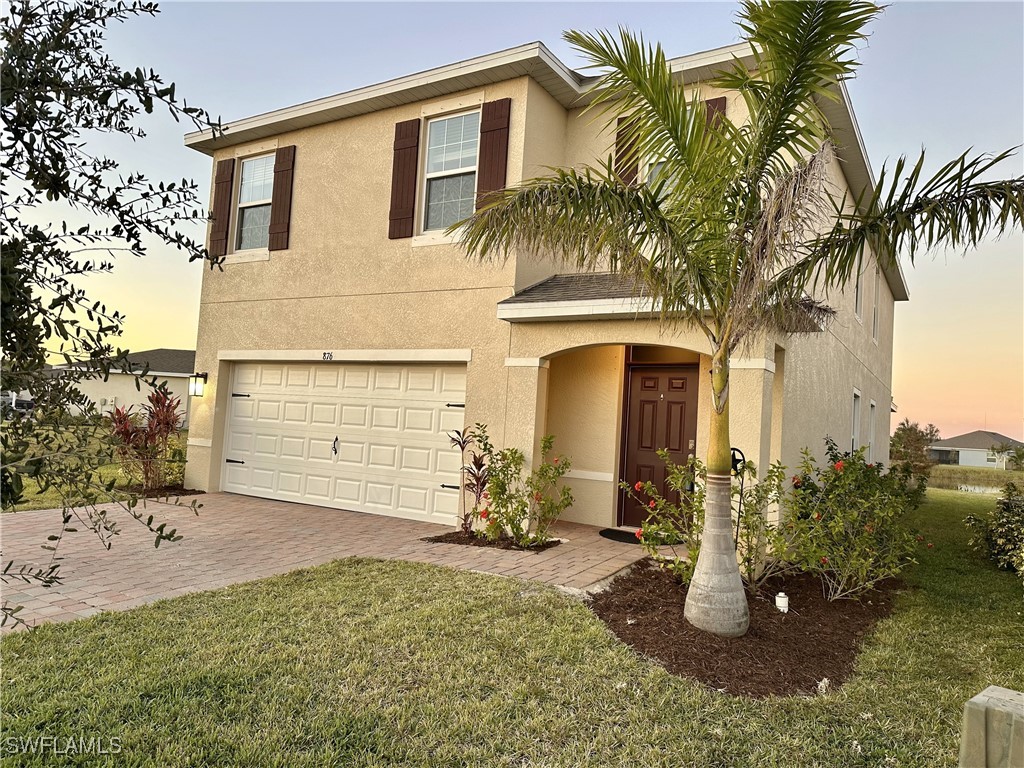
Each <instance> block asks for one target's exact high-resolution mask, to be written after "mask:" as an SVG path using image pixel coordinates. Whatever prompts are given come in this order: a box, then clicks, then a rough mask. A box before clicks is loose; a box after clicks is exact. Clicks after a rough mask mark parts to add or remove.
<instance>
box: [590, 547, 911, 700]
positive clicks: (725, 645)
mask: <svg viewBox="0 0 1024 768" xmlns="http://www.w3.org/2000/svg"><path fill="white" fill-rule="evenodd" d="M900 588H901V585H900V583H899V582H898V581H896V580H892V581H891V582H887V583H885V584H883V585H882V586H881V588H880V589H879V590H876V591H874V592H872V593H870V594H868V595H867V596H865V597H862V598H861V600H859V601H858V600H837V601H835V602H832V603H830V602H828V601H827V600H825V598H824V597H823V596H822V594H821V582H820V581H819V580H818V579H817V578H816V577H814V576H812V575H808V574H792V575H788V576H785V577H779V578H777V579H774V580H771V581H770V582H769V583H768V584H767V585H766V586H765V588H764V589H763V590H762V593H761V594H760V595H759V596H758V597H757V598H754V599H751V600H750V601H749V603H750V630H749V631H748V632H747V634H746V635H744V636H743V637H739V638H731V639H727V638H722V637H717V636H716V635H712V634H709V633H707V632H702V631H701V630H699V629H697V628H696V627H694V626H693V625H692V624H690V623H689V622H687V621H686V619H685V618H684V617H683V601H684V600H685V598H686V587H685V586H683V585H682V584H680V583H679V582H678V580H677V579H676V578H675V577H674V576H673V575H672V574H670V573H668V572H667V571H664V570H662V569H661V568H659V567H658V566H657V565H656V564H655V563H654V562H652V561H651V560H643V561H641V562H639V563H637V564H636V565H635V566H634V567H633V568H632V569H631V570H630V571H628V572H627V573H625V574H623V575H622V576H619V577H618V578H616V579H615V580H614V581H613V582H612V583H611V585H610V586H609V588H608V590H607V591H605V592H600V593H598V594H596V595H594V596H593V598H592V599H591V608H592V609H593V610H594V612H595V613H596V614H597V615H598V616H599V617H600V618H601V619H602V620H603V621H604V622H605V623H606V624H607V625H608V626H609V628H610V629H611V630H612V632H614V633H615V634H616V635H617V636H618V637H619V639H621V640H622V641H623V642H625V643H627V644H628V645H630V646H632V647H633V648H634V650H636V651H638V652H639V653H641V654H643V655H645V656H649V657H651V658H653V659H655V660H657V661H658V662H660V663H661V664H662V665H663V666H664V667H665V669H667V670H668V671H669V672H671V673H673V674H676V675H680V676H685V677H691V678H695V679H696V680H699V681H700V682H702V683H704V684H705V685H708V686H710V687H712V688H715V689H718V690H720V691H723V692H727V693H731V694H736V695H744V696H751V697H755V698H763V697H767V696H790V695H797V694H813V693H816V692H817V691H818V685H819V681H821V680H823V679H824V678H828V681H829V683H828V685H829V687H830V688H835V687H836V686H838V685H840V684H842V683H843V682H844V681H845V680H846V679H847V678H848V677H849V676H850V674H851V673H852V672H853V667H854V662H855V661H856V658H857V651H858V649H859V648H860V644H861V642H862V640H863V639H864V636H865V635H866V634H867V633H868V632H870V631H871V629H872V628H873V627H874V626H875V624H876V623H878V622H879V621H880V620H881V619H883V618H885V617H886V616H888V615H889V614H890V613H891V612H892V608H893V602H894V600H895V596H896V592H897V591H898V590H899V589H900ZM780 591H783V592H785V593H786V594H787V595H788V596H789V613H780V612H779V611H778V610H777V609H776V608H775V597H774V596H775V594H776V593H778V592H780Z"/></svg>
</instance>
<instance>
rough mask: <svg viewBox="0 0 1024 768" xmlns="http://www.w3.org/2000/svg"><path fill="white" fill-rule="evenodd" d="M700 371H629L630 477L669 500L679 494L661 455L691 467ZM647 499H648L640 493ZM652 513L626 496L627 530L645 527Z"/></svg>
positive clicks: (622, 516)
mask: <svg viewBox="0 0 1024 768" xmlns="http://www.w3.org/2000/svg"><path fill="white" fill-rule="evenodd" d="M697 375H698V370H697V367H696V366H686V367H675V366H672V367H667V366H651V367H640V366H634V367H631V368H630V369H629V376H628V377H627V381H628V390H627V392H626V398H627V407H626V428H625V440H626V446H625V456H626V460H625V465H624V470H625V475H624V476H623V478H622V479H623V480H625V481H626V482H628V483H629V484H630V485H633V484H634V483H636V482H637V481H638V480H640V481H642V482H647V481H650V482H652V483H654V485H655V487H656V488H657V489H658V491H659V493H661V495H662V496H664V497H666V498H672V496H673V495H674V494H672V492H671V491H670V490H669V489H668V488H667V487H666V485H665V462H663V461H662V460H661V458H660V457H659V456H658V454H657V451H659V450H661V449H663V448H664V449H667V450H668V452H669V456H670V458H671V459H672V461H673V462H675V463H677V464H685V463H686V461H687V459H688V458H689V457H690V456H691V455H693V454H694V453H695V451H696V447H697ZM638 495H642V494H638ZM648 512H649V510H648V509H647V507H646V506H643V505H641V504H637V503H636V502H635V501H633V499H632V498H630V497H629V496H628V495H627V494H623V496H622V503H621V506H620V512H619V522H620V524H621V525H640V524H641V523H642V522H643V521H644V520H646V519H647V515H648Z"/></svg>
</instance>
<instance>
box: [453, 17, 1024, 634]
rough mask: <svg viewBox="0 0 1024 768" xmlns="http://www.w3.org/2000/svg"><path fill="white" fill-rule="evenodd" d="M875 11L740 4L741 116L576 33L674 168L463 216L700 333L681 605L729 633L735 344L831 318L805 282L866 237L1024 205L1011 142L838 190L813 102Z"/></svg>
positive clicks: (818, 277) (741, 621)
mask: <svg viewBox="0 0 1024 768" xmlns="http://www.w3.org/2000/svg"><path fill="white" fill-rule="evenodd" d="M880 11H881V9H880V7H879V6H877V5H874V4H872V3H870V2H850V1H847V2H836V1H834V0H816V1H814V2H790V1H788V0H782V1H779V2H772V1H769V0H760V1H754V0H748V2H745V3H743V5H742V8H741V11H740V14H739V22H738V23H739V27H740V29H741V30H742V32H743V36H744V38H745V39H746V41H747V42H749V43H750V45H751V49H752V52H753V56H754V67H753V68H752V70H748V68H747V67H746V66H744V65H742V64H741V63H739V62H737V63H736V64H735V65H734V66H733V67H732V68H731V69H728V70H727V71H724V72H721V73H719V74H718V75H717V76H716V77H715V78H714V79H712V80H711V81H710V84H711V85H714V86H718V87H721V88H727V89H730V90H732V91H735V92H738V93H739V94H740V95H741V96H742V98H743V100H744V102H745V104H746V107H747V110H748V111H749V118H748V119H747V120H746V121H745V122H744V123H742V124H733V123H732V122H730V121H729V120H727V119H722V117H721V116H717V117H715V116H713V117H712V119H709V116H708V115H707V114H706V107H705V106H704V102H703V101H702V100H701V98H700V96H699V94H697V93H694V94H692V95H690V96H688V95H687V86H691V85H692V84H686V83H683V82H681V80H680V78H679V77H678V75H674V74H673V73H672V71H671V69H670V66H669V64H668V63H667V61H666V58H665V55H664V53H663V52H662V49H661V47H660V46H658V45H650V44H647V43H645V42H644V40H643V39H642V38H640V37H637V36H634V35H633V34H631V33H630V32H628V31H627V30H624V29H620V30H619V32H618V34H617V35H613V34H609V33H606V32H601V33H597V34H585V33H581V32H568V33H566V35H565V39H566V40H567V41H569V42H570V43H571V44H572V45H573V46H574V47H575V48H576V49H577V50H578V51H579V52H580V53H582V54H583V56H584V57H585V58H586V59H587V60H588V61H589V63H590V65H591V66H592V67H594V68H597V69H598V70H599V71H600V72H601V76H600V78H599V80H598V81H597V83H596V85H595V87H594V89H593V91H592V92H591V95H592V98H591V100H590V105H589V106H588V110H590V111H591V112H593V113H596V114H597V116H598V117H599V119H601V120H603V121H605V122H606V124H607V126H608V127H609V128H612V127H614V126H615V125H616V124H617V122H618V119H619V118H620V117H626V118H627V120H626V121H625V122H624V124H623V126H624V128H623V130H622V132H621V133H620V141H621V140H622V139H623V138H624V140H625V141H624V143H622V144H620V146H627V147H630V149H629V150H628V151H629V152H630V153H631V154H632V158H631V159H632V161H633V162H636V161H637V160H638V159H640V158H657V159H658V160H659V161H660V162H661V163H662V164H663V165H661V166H660V170H659V171H658V173H657V175H656V177H655V178H654V179H650V180H649V181H648V183H647V184H635V183H628V181H627V180H624V179H623V178H621V177H619V176H618V175H617V174H616V172H615V169H614V165H613V163H612V161H611V159H610V158H609V159H608V161H606V162H605V163H604V164H602V165H600V166H597V167H588V168H583V169H580V170H575V169H566V170H554V171H553V172H552V173H551V174H550V175H548V176H545V177H543V178H537V179H533V180H530V181H526V182H524V183H523V184H521V185H519V186H517V187H514V188H509V189H506V190H503V191H501V192H498V193H495V194H494V195H493V197H489V198H488V199H487V200H486V201H484V204H483V205H482V206H481V207H480V208H479V209H478V210H477V212H476V213H475V214H474V215H473V216H472V217H470V218H469V219H467V220H466V221H465V222H462V224H461V226H462V228H461V230H459V231H460V232H461V240H462V243H463V244H464V245H465V247H466V249H467V251H468V253H469V255H470V257H477V258H489V259H500V258H507V257H508V255H509V254H511V253H512V252H513V251H522V252H524V253H534V252H547V253H548V254H551V255H552V256H554V257H555V258H557V259H559V260H560V261H562V262H564V263H567V264H569V265H572V266H573V267H574V268H579V269H595V268H605V269H611V270H613V271H615V272H618V273H621V274H623V275H626V276H628V277H631V278H633V280H634V281H635V284H637V285H639V286H640V287H641V289H642V291H643V292H644V293H645V295H647V296H649V297H650V298H651V299H652V300H654V301H655V303H656V304H655V305H656V306H657V307H659V308H660V311H661V312H660V314H661V320H662V322H665V323H692V324H694V325H696V326H697V327H699V328H700V329H701V330H702V331H703V332H704V334H705V335H706V336H707V339H708V341H709V343H710V349H711V360H712V370H711V391H712V412H711V419H710V421H711V436H710V442H709V445H708V456H707V469H708V483H707V490H708V492H707V507H706V517H705V519H706V523H705V532H704V538H703V545H702V547H701V550H700V555H699V557H698V559H697V563H696V568H695V571H694V575H693V580H692V582H691V584H690V588H689V591H688V594H687V598H686V617H687V619H688V620H689V621H690V622H691V623H692V624H694V625H695V626H697V627H699V628H701V629H705V630H708V631H710V632H714V633H716V634H719V635H724V636H737V635H742V634H743V633H744V632H745V631H746V629H747V625H748V621H749V614H748V609H747V603H746V597H745V595H744V590H743V586H742V584H741V581H740V576H739V571H738V569H737V565H736V558H735V553H734V548H733V540H732V534H731V531H730V518H731V503H730V482H731V481H730V476H729V472H730V441H729V358H730V354H731V353H733V352H734V351H735V350H737V348H739V347H740V346H741V345H744V344H751V343H753V342H756V341H758V340H760V339H763V338H765V335H766V334H772V333H775V334H788V333H798V332H802V331H807V330H811V329H818V328H820V325H821V324H822V323H823V322H827V320H828V319H829V318H830V317H831V315H832V314H833V311H832V310H831V309H830V308H829V307H827V306H826V305H825V304H824V303H821V302H819V301H817V300H814V299H812V298H810V297H809V296H808V293H809V292H812V293H815V294H816V295H819V296H821V295H827V291H828V290H829V289H830V288H841V287H842V286H844V285H845V284H846V283H847V282H848V281H849V280H850V278H851V276H852V275H853V274H854V271H855V270H859V269H860V263H861V260H862V259H863V258H864V257H865V251H866V250H868V249H870V251H871V252H873V253H874V254H876V255H878V257H879V258H881V259H892V260H894V259H895V258H896V255H897V254H899V253H903V254H905V255H906V256H907V257H909V258H910V259H911V260H912V259H913V258H914V256H915V255H916V254H917V253H919V252H921V251H923V250H925V249H927V248H930V247H932V246H953V247H961V248H967V247H970V246H974V245H976V244H977V243H978V242H979V240H981V239H982V238H983V237H985V236H987V235H989V234H999V233H1002V232H1004V231H1005V230H1007V229H1010V228H1013V227H1019V226H1020V224H1021V221H1022V219H1024V177H1021V178H1016V179H1012V180H1009V181H995V182H993V181H983V180H982V176H983V175H985V174H986V173H987V172H988V171H989V170H990V169H991V168H992V167H993V166H994V165H996V164H997V163H998V162H999V161H1001V160H1002V159H1004V158H1005V157H1006V156H1007V155H1008V154H1010V153H1008V152H1007V153H1003V154H1000V155H998V156H995V157H984V156H981V157H968V156H967V155H966V154H965V155H964V156H961V157H959V158H957V159H956V160H954V161H953V162H951V163H949V164H948V165H946V166H944V167H943V168H941V169H940V170H939V172H938V173H936V174H935V175H934V176H933V177H931V178H930V179H927V180H922V168H923V160H924V157H923V155H922V157H921V159H920V160H919V161H918V162H917V163H916V164H915V165H914V166H913V167H912V168H910V167H909V166H908V165H907V164H906V162H905V161H904V160H903V159H901V160H899V161H898V162H897V163H896V165H895V167H894V169H893V171H892V172H891V173H889V172H886V171H884V170H883V172H882V173H881V175H880V179H879V182H878V184H877V186H876V188H875V189H873V190H869V193H868V194H866V195H863V196H861V197H860V199H858V200H856V201H845V200H842V199H837V195H835V194H834V193H833V189H832V188H831V186H830V182H829V172H830V169H829V165H830V162H831V160H832V157H833V144H832V139H831V136H832V131H831V128H830V125H829V123H828V121H827V119H826V118H825V116H824V114H823V112H822V110H821V109H820V107H819V104H820V103H822V102H823V101H824V100H826V99H833V100H834V99H838V98H840V93H841V92H842V81H843V80H845V79H847V78H848V77H850V76H851V75H852V74H853V72H854V70H855V68H856V62H855V61H854V59H853V58H852V57H851V55H850V51H851V49H852V47H853V46H854V45H855V44H856V43H858V42H859V41H862V40H863V39H864V38H865V33H864V29H865V26H866V25H867V23H868V22H869V21H870V20H871V19H873V18H874V17H875V16H876V15H877V14H879V13H880ZM851 203H852V204H851ZM452 231H456V228H454V227H453V229H452Z"/></svg>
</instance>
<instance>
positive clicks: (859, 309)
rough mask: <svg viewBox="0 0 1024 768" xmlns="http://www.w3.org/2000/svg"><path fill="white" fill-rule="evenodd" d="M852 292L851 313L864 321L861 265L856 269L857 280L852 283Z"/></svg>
mask: <svg viewBox="0 0 1024 768" xmlns="http://www.w3.org/2000/svg"><path fill="white" fill-rule="evenodd" d="M853 290H854V293H853V314H854V315H855V316H856V318H857V319H858V320H860V321H861V322H863V321H864V269H863V265H861V267H860V268H859V269H858V270H857V281H856V282H855V283H854V288H853Z"/></svg>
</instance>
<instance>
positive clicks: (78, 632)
mask: <svg viewBox="0 0 1024 768" xmlns="http://www.w3.org/2000/svg"><path fill="white" fill-rule="evenodd" d="M992 503H993V502H992V499H991V498H985V497H976V496H970V495H966V494H959V493H956V492H951V491H929V494H928V502H927V504H926V505H925V506H924V507H922V509H921V510H919V512H918V515H917V517H918V523H919V525H920V527H921V528H922V530H923V532H924V533H925V534H926V536H927V537H928V540H929V541H932V542H934V544H935V548H934V549H932V550H923V551H922V553H921V557H920V560H921V562H920V565H919V566H917V567H916V568H915V569H914V570H913V572H912V573H911V574H910V575H909V578H908V581H909V582H910V585H911V589H909V590H908V591H907V592H906V593H904V594H903V595H902V596H901V598H900V600H899V606H898V609H897V611H896V613H895V615H894V616H893V617H891V618H890V619H888V620H886V621H885V622H883V623H882V624H881V625H880V626H879V627H878V629H877V631H876V632H875V633H874V634H873V635H872V636H871V638H870V639H869V641H868V644H867V647H866V649H865V650H864V652H863V654H862V656H861V658H860V661H859V665H858V671H857V674H856V675H855V677H854V678H853V679H852V680H851V681H850V682H848V683H847V684H846V685H845V686H843V687H842V688H840V689H839V690H835V691H832V692H830V693H828V694H826V695H823V696H817V697H814V698H784V699H774V700H766V701H752V700H744V699H738V698H732V697H729V696H724V695H721V694H718V693H716V692H714V691H710V690H706V689H704V688H702V687H701V686H700V685H697V684H695V683H693V682H691V681H688V680H682V679H678V678H675V677H672V676H671V675H669V674H667V673H666V672H665V671H664V670H663V669H662V668H661V667H659V666H658V665H657V664H654V663H651V662H650V661H647V660H645V659H643V658H640V657H638V656H637V655H636V654H634V653H633V652H632V651H631V650H630V649H629V648H628V647H626V646H625V645H623V644H622V643H620V642H619V641H618V640H616V639H615V638H614V637H613V636H612V635H611V634H610V633H609V632H607V631H606V630H605V628H604V626H603V625H602V624H601V622H600V621H598V620H597V619H596V618H595V617H594V616H593V615H592V614H591V613H590V611H589V610H588V609H587V608H586V607H585V606H584V605H583V604H581V603H579V602H577V601H575V600H573V599H572V598H570V597H567V596H565V595H562V594H560V593H558V592H556V591H554V590H551V589H547V588H543V587H540V586H532V585H524V584H522V583H520V582H516V581H512V580H508V579H500V578H496V577H489V576H484V575H479V574H472V573H462V572H458V573H456V572H452V571H448V570H441V569H438V568H434V567H431V566H424V565H415V564H409V563H401V562H377V561H369V560H346V561H340V562H336V563H333V564H329V565H326V566H322V567H319V568H313V569H310V570H306V571H299V572H295V573H292V574H288V575H285V576H282V577H277V578H272V579H267V580H265V581H261V582H256V583H252V584H248V585H240V586H236V587H232V588H228V589H224V590H219V591H216V592H209V593H205V594H200V595H194V596H188V597H184V598H179V599H176V600H172V601H168V602H164V603H159V604H156V605H152V606H148V607H145V608H141V609H137V610H134V611H129V612H127V613H119V614H107V615H102V616H97V617H95V618H93V619H89V620H85V621H80V622H76V623H74V624H65V625H50V626H44V627H42V628H41V629H39V630H37V631H35V632H32V633H22V634H18V635H15V636H11V637H7V638H5V639H4V640H3V642H2V652H3V661H4V665H3V677H4V680H3V687H4V695H3V708H4V711H3V714H4V724H5V728H4V731H5V732H4V734H3V735H4V737H7V738H8V739H9V738H10V737H14V738H18V737H31V736H33V735H39V734H49V735H56V736H61V737H72V736H73V737H78V736H84V737H86V738H88V737H90V736H94V737H103V738H110V737H117V738H119V739H120V740H121V745H122V748H123V750H124V751H123V753H122V755H121V760H122V761H123V762H125V763H130V764H131V765H154V766H196V765H237V766H264V765H266V766H271V765H280V766H302V765H306V766H327V765H345V766H349V765H353V766H381V765H395V764H401V765H427V766H452V765H481V766H527V765H532V766H541V765H542V766H581V765H588V766H608V765H624V766H626V765H628V766H660V765H665V766H691V765H697V766H710V765H714V766H718V765H735V766H767V765H777V766H812V765H819V766H829V767H832V766H868V765H871V766H874V765H880V766H886V765H893V766H895V765H899V766H909V765H913V766H929V767H931V766H940V765H952V764H953V763H954V762H955V758H956V753H957V749H958V728H959V720H960V713H961V710H962V706H963V703H964V701H965V700H966V699H968V698H969V697H971V696H972V695H974V694H975V693H977V692H978V691H980V690H981V689H982V688H984V687H985V686H986V685H989V684H993V683H994V684H998V685H1003V686H1007V687H1010V688H1015V689H1018V690H1019V689H1024V643H1022V641H1021V638H1022V636H1024V635H1022V631H1024V617H1022V613H1024V600H1022V594H1021V585H1020V582H1019V581H1018V580H1017V579H1016V578H1015V577H1014V576H1013V575H1012V574H1007V573H1000V572H997V571H996V570H994V569H993V568H991V567H990V566H989V565H988V564H987V563H986V562H984V561H982V560H981V559H979V558H978V557H976V556H975V555H974V554H972V553H970V552H969V551H968V550H967V549H966V546H965V543H964V541H965V532H964V530H963V527H962V525H961V523H960V521H961V519H962V518H963V516H964V515H965V514H967V513H968V512H969V511H972V510H974V511H978V510H982V509H984V508H985V507H986V506H987V505H991V504H992ZM2 743H9V742H0V744H2ZM8 759H11V758H8ZM18 760H19V762H18V764H19V765H43V764H58V763H60V764H74V762H73V761H72V760H68V759H67V758H66V757H63V758H60V759H57V758H52V759H51V760H50V762H49V763H47V761H46V760H45V759H43V758H41V757H36V758H35V762H33V761H32V760H31V759H29V758H25V757H19V758H18ZM83 762H86V761H83ZM10 764H12V765H13V764H14V763H13V762H11V763H10Z"/></svg>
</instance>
